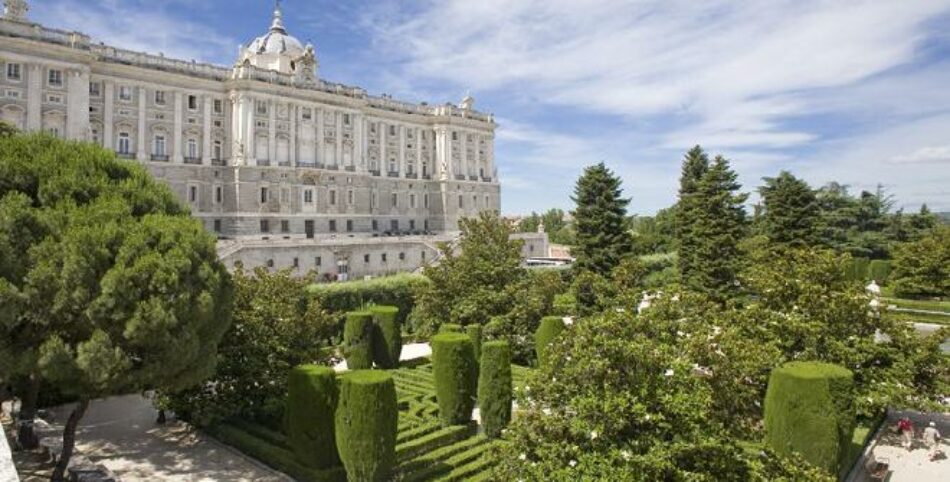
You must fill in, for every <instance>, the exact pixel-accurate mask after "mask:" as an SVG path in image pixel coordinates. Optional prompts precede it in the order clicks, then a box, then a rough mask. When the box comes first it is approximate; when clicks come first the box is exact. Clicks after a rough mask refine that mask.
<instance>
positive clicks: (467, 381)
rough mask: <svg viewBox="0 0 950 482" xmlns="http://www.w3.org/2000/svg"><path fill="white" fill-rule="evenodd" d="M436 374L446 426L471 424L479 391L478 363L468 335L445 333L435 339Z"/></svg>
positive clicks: (434, 370)
mask: <svg viewBox="0 0 950 482" xmlns="http://www.w3.org/2000/svg"><path fill="white" fill-rule="evenodd" d="M432 373H433V376H434V377H435V396H436V400H437V401H438V403H439V418H440V419H441V420H442V424H443V425H458V424H463V423H468V422H469V421H470V420H471V419H472V409H473V408H475V397H476V395H477V393H476V391H477V389H478V360H476V359H475V346H474V344H473V343H472V340H471V339H470V338H469V337H468V335H465V334H462V333H441V334H438V335H436V336H433V337H432Z"/></svg>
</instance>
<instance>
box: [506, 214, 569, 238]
mask: <svg viewBox="0 0 950 482" xmlns="http://www.w3.org/2000/svg"><path fill="white" fill-rule="evenodd" d="M565 217H566V216H565V213H564V211H562V210H560V209H557V208H552V209H549V210H547V211H545V212H543V213H541V214H538V213H534V212H532V213H531V214H530V215H529V216H526V217H524V218H522V219H521V221H519V222H518V232H520V233H536V232H538V230H539V229H540V228H541V227H542V226H543V227H544V232H545V233H547V234H548V240H550V241H551V242H552V243H555V244H566V245H572V244H574V242H575V237H576V233H575V232H574V225H573V224H572V223H568V222H567V220H566V219H565Z"/></svg>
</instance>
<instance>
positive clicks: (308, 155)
mask: <svg viewBox="0 0 950 482" xmlns="http://www.w3.org/2000/svg"><path fill="white" fill-rule="evenodd" d="M5 6H6V10H5V16H4V18H3V19H2V20H0V66H2V71H0V120H3V121H5V122H8V123H10V124H13V125H14V126H16V127H18V128H20V129H23V130H27V131H39V130H44V131H48V132H50V133H53V134H54V135H57V136H60V137H63V138H66V139H75V140H86V141H91V142H95V143H97V144H99V145H101V146H103V147H105V148H107V149H111V150H113V151H115V152H116V153H117V155H119V156H120V157H124V158H128V159H132V160H136V161H138V162H141V163H142V164H143V165H145V166H147V168H148V169H149V170H150V171H151V172H152V173H153V174H154V175H155V176H156V177H158V178H160V179H162V180H164V181H165V182H167V184H168V185H169V186H170V187H171V189H172V190H173V191H174V192H175V193H176V194H177V195H178V196H180V198H181V199H182V200H183V201H184V202H186V203H187V204H188V205H190V206H191V208H192V212H193V214H194V215H195V216H196V217H198V218H199V219H201V220H202V221H203V222H204V224H205V226H206V227H207V229H209V230H210V231H213V232H216V233H217V234H218V235H219V236H220V237H221V238H223V239H231V240H237V241H240V242H248V243H252V242H253V243H255V244H260V243H259V242H260V241H268V240H273V239H275V238H277V239H280V240H298V241H302V240H311V239H312V240H314V241H313V242H314V243H317V242H318V241H319V242H331V241H332V240H334V239H337V240H338V239H340V238H341V237H344V238H346V239H347V240H349V239H351V238H352V237H357V236H363V237H367V238H372V237H373V236H374V235H377V236H384V235H385V234H394V233H398V234H400V235H403V236H404V237H409V236H411V235H413V234H415V235H424V234H435V233H452V232H454V231H456V230H457V228H458V220H459V219H460V218H461V217H465V216H472V215H475V214H477V213H478V212H480V211H482V210H488V209H491V210H498V209H499V207H500V199H499V195H500V187H499V183H498V178H497V170H496V168H495V159H494V131H495V122H494V119H493V118H492V116H491V115H489V114H484V113H481V112H478V111H476V110H474V99H472V98H471V97H466V98H465V99H463V101H462V102H461V103H460V104H459V105H457V106H456V105H452V104H444V105H428V104H426V103H421V104H411V103H406V102H400V101H397V100H394V99H392V98H390V97H388V96H372V95H368V94H367V93H366V92H365V91H364V90H363V89H360V88H357V87H350V86H346V85H342V84H336V83H331V82H327V81H325V80H323V79H320V78H319V77H318V76H317V66H318V62H317V57H316V53H315V50H314V48H313V46H311V45H306V46H304V45H302V44H301V43H300V42H299V41H298V40H297V39H296V38H294V37H292V36H290V35H289V34H288V33H287V30H286V28H285V27H284V24H283V14H282V12H281V11H280V9H279V8H278V9H276V10H275V12H274V17H273V19H272V21H271V26H270V29H269V30H268V31H267V32H266V33H265V34H264V35H262V36H260V37H258V38H255V39H254V40H252V41H250V42H249V43H247V44H246V45H244V46H242V47H241V48H240V50H239V53H238V58H237V61H236V63H235V64H234V65H233V66H232V67H222V66H216V65H210V64H203V63H198V62H195V61H187V60H177V59H171V58H166V57H164V56H162V55H160V54H159V55H153V54H147V53H142V52H134V51H129V50H124V49H122V48H119V47H113V46H108V45H104V44H101V43H97V42H94V41H93V40H92V39H90V38H89V37H88V36H86V35H84V34H82V33H78V32H69V31H62V30H57V29H53V28H48V27H45V26H42V25H38V24H35V23H31V22H29V21H28V20H26V12H27V10H28V5H27V3H26V2H25V1H23V0H5ZM406 235H409V236H406ZM381 239H389V238H385V237H384V238H381ZM419 242H420V243H422V241H419ZM255 249H257V248H255ZM262 249H263V248H262ZM416 251H419V250H416ZM310 257H314V256H310Z"/></svg>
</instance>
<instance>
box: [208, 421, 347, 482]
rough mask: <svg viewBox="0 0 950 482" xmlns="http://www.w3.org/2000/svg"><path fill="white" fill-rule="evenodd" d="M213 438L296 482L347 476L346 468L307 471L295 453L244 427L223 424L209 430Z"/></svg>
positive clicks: (340, 480) (331, 480)
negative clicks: (296, 481) (344, 471)
mask: <svg viewBox="0 0 950 482" xmlns="http://www.w3.org/2000/svg"><path fill="white" fill-rule="evenodd" d="M208 430H209V431H210V432H211V434H212V435H213V436H214V437H215V438H217V439H218V440H220V441H221V442H224V443H225V444H227V445H230V446H232V447H234V448H236V449H238V450H240V451H241V452H242V453H244V454H245V455H249V456H250V457H252V458H255V459H257V460H260V461H261V462H264V463H265V464H267V465H268V466H270V467H273V468H275V469H277V470H279V471H281V472H284V473H285V474H287V475H290V476H291V477H293V478H294V479H296V480H300V481H304V482H343V481H344V480H346V474H345V473H343V468H342V467H333V468H331V469H324V470H317V469H312V468H310V467H307V466H305V465H303V464H301V463H300V462H298V461H297V459H296V458H295V457H294V454H293V452H291V451H289V450H287V449H286V448H284V447H281V446H278V445H274V444H272V443H269V442H268V441H267V440H264V439H261V438H259V437H257V436H256V435H255V434H253V433H250V432H248V431H246V430H244V429H242V428H241V427H236V426H234V425H228V424H220V425H215V426H211V427H208Z"/></svg>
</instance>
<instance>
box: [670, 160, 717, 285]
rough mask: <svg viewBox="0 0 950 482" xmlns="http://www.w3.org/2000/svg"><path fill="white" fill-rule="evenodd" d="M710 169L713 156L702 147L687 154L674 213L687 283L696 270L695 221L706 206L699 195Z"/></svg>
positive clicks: (682, 271) (677, 243)
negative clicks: (690, 274) (702, 182)
mask: <svg viewBox="0 0 950 482" xmlns="http://www.w3.org/2000/svg"><path fill="white" fill-rule="evenodd" d="M708 170H709V156H707V155H706V152H705V151H703V148H702V147H700V146H695V147H693V148H692V149H690V150H689V152H687V153H686V157H684V158H683V168H682V174H681V175H680V190H679V200H678V201H677V203H676V206H675V209H674V212H673V216H674V219H675V225H676V226H675V230H674V233H675V236H676V248H677V251H678V252H679V261H678V263H679V271H680V281H681V282H683V283H684V284H685V281H686V278H687V276H688V274H689V273H693V272H695V271H696V268H695V267H696V265H697V258H696V253H697V251H698V250H697V243H698V242H699V241H700V240H699V239H698V238H697V237H696V236H695V235H694V234H693V230H694V225H695V220H696V219H697V218H698V217H699V213H698V211H699V210H700V209H702V199H701V198H700V197H699V194H698V190H699V182H700V181H701V180H702V178H703V175H705V174H706V171H708Z"/></svg>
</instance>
